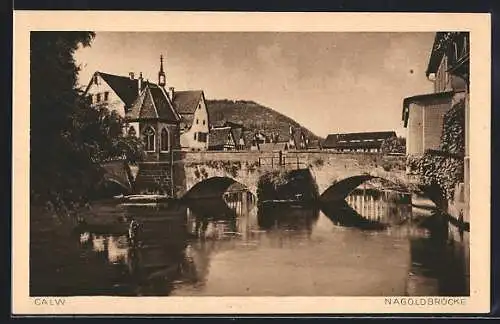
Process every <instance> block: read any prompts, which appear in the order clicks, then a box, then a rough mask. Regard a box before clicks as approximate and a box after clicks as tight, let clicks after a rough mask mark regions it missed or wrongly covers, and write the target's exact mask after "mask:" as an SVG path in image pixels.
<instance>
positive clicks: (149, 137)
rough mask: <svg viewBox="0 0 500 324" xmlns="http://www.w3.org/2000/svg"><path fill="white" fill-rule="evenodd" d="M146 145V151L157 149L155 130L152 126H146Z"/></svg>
mask: <svg viewBox="0 0 500 324" xmlns="http://www.w3.org/2000/svg"><path fill="white" fill-rule="evenodd" d="M144 145H145V151H148V152H154V151H155V131H154V129H153V128H152V127H151V126H148V127H146V129H145V130H144Z"/></svg>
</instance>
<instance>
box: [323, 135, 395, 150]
mask: <svg viewBox="0 0 500 324" xmlns="http://www.w3.org/2000/svg"><path fill="white" fill-rule="evenodd" d="M395 136H396V132H394V131H387V132H363V133H343V134H329V135H328V136H327V137H326V139H325V140H324V142H323V143H322V145H321V146H322V148H323V149H327V150H333V151H337V152H380V148H381V146H382V142H383V141H384V140H386V139H388V138H390V137H395Z"/></svg>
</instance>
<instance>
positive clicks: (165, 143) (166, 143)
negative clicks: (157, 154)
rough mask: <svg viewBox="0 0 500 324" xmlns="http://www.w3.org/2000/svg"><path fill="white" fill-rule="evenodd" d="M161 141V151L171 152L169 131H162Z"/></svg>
mask: <svg viewBox="0 0 500 324" xmlns="http://www.w3.org/2000/svg"><path fill="white" fill-rule="evenodd" d="M160 139H161V144H160V145H161V146H160V147H161V151H163V152H167V151H168V150H169V148H170V138H169V136H168V130H167V129H165V128H163V129H162V130H161V137H160Z"/></svg>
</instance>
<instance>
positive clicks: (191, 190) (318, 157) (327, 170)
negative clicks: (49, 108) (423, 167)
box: [105, 151, 408, 199]
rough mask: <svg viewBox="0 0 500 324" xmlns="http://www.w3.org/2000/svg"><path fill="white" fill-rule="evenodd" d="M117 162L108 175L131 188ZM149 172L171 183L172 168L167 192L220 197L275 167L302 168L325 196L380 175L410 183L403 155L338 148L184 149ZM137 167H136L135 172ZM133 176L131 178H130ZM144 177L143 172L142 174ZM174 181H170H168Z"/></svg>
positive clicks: (253, 185) (253, 184)
mask: <svg viewBox="0 0 500 324" xmlns="http://www.w3.org/2000/svg"><path fill="white" fill-rule="evenodd" d="M119 166H120V163H119V162H117V161H114V162H111V163H109V164H108V165H106V166H105V170H107V171H108V174H107V178H108V180H110V181H113V182H115V183H118V184H122V185H123V187H124V188H126V189H127V192H130V191H133V190H134V187H137V186H134V180H135V179H137V180H138V181H139V179H138V178H135V177H134V175H133V172H130V170H127V171H121V170H120V167H119ZM142 169H144V170H148V172H153V173H151V175H150V178H154V179H156V180H155V181H158V182H169V181H171V179H170V178H169V172H168V170H174V171H173V172H174V181H173V182H172V183H173V188H172V190H171V193H172V194H173V195H174V196H175V197H177V198H182V197H184V198H186V197H188V198H210V197H215V196H218V197H220V196H221V195H222V194H223V193H224V192H225V191H226V190H228V189H229V188H233V187H235V186H236V187H238V186H240V188H242V187H243V188H245V189H247V190H249V191H250V192H252V193H253V194H254V195H256V193H257V185H258V182H259V179H260V178H261V177H262V176H263V175H264V174H266V173H268V172H271V171H273V170H280V169H281V170H286V171H292V170H297V169H301V170H304V171H306V172H309V174H310V175H311V177H312V178H313V179H314V181H315V183H316V185H317V188H318V193H319V194H320V195H322V196H327V197H328V198H329V199H340V198H345V196H347V194H348V193H349V192H351V191H352V190H353V189H354V188H356V187H357V186H359V185H360V184H361V183H363V182H365V181H367V180H369V179H372V178H381V179H385V180H387V181H388V182H389V183H393V184H396V185H399V186H400V187H401V186H402V187H404V186H405V184H406V183H407V182H408V179H407V175H406V172H405V157H404V156H391V155H381V154H377V153H338V152H328V151H288V152H283V153H282V154H280V153H279V152H254V151H205V152H183V153H182V159H180V160H178V161H177V162H175V165H174V166H173V167H171V166H170V165H169V164H168V163H167V162H159V163H157V164H156V165H155V164H154V162H148V163H147V167H146V166H145V165H144V166H143V167H142ZM140 173H141V166H139V174H140ZM134 178H135V179H134ZM142 178H144V175H143V177H142ZM171 186H172V184H171Z"/></svg>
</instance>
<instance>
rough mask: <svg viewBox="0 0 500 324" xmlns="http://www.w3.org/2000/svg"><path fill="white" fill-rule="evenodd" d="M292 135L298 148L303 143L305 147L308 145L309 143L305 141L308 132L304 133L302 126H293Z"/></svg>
mask: <svg viewBox="0 0 500 324" xmlns="http://www.w3.org/2000/svg"><path fill="white" fill-rule="evenodd" d="M291 137H292V139H293V142H294V144H295V147H296V148H301V145H300V144H301V143H302V144H303V147H304V148H306V147H307V143H306V142H305V139H306V134H304V132H303V131H302V129H301V128H293V129H292V135H291Z"/></svg>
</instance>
